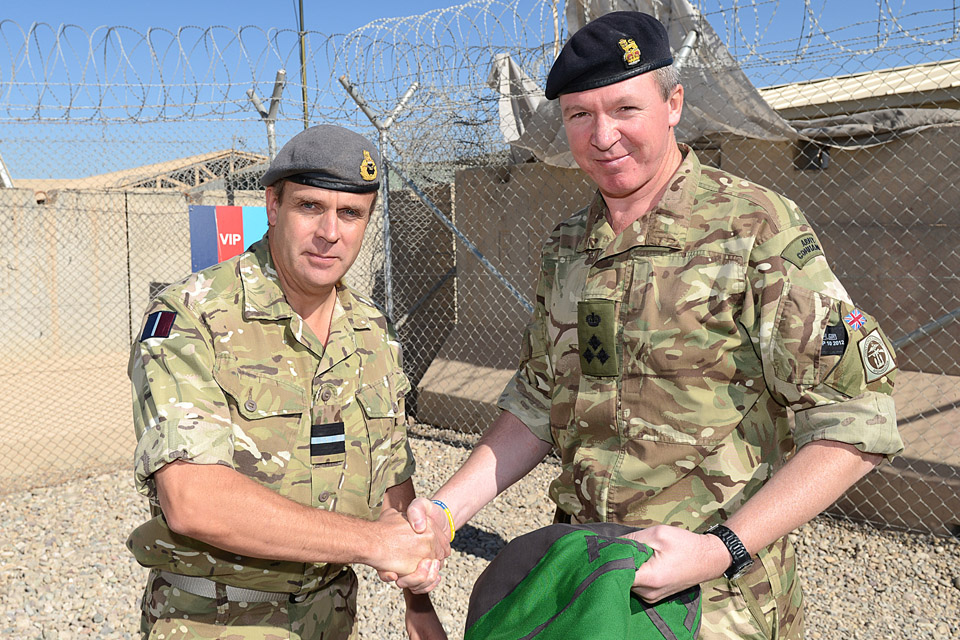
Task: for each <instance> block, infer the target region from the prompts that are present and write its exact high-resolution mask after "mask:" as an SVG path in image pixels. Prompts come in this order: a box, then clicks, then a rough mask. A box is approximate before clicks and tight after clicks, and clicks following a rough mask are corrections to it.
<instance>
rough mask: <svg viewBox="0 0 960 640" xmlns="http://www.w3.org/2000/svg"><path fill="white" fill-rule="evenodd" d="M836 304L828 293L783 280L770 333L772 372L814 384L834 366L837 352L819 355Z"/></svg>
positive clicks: (836, 311) (792, 381)
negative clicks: (830, 360) (834, 354)
mask: <svg viewBox="0 0 960 640" xmlns="http://www.w3.org/2000/svg"><path fill="white" fill-rule="evenodd" d="M839 305H840V302H839V300H835V299H833V298H831V297H830V296H826V295H824V294H822V293H817V292H815V291H810V290H809V289H804V288H802V287H796V286H793V285H791V284H790V283H786V284H784V287H783V292H782V293H781V294H780V303H779V305H778V307H777V315H776V318H775V319H774V326H773V335H772V337H771V347H772V360H773V373H774V375H776V376H777V378H778V379H779V380H782V381H783V382H786V383H789V384H795V385H804V386H814V385H818V384H820V382H821V381H822V380H823V376H824V374H825V372H826V371H829V370H830V369H832V368H833V366H834V365H835V364H836V358H837V356H822V355H821V348H822V345H823V332H824V330H825V329H826V328H827V324H828V323H829V321H830V318H831V317H833V316H837V317H839V310H840V306H839ZM825 358H832V359H833V362H829V361H827V360H825ZM825 370H826V371H825Z"/></svg>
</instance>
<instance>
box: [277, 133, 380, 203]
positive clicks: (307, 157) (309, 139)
mask: <svg viewBox="0 0 960 640" xmlns="http://www.w3.org/2000/svg"><path fill="white" fill-rule="evenodd" d="M283 178H286V179H287V180H291V181H293V182H297V183H300V184H306V185H309V186H311V187H320V188H322V189H332V190H334V191H350V192H352V193H369V192H372V191H376V190H377V189H379V188H380V154H379V153H377V149H376V147H374V146H373V145H372V144H371V143H370V141H369V140H367V139H366V138H364V137H363V136H361V135H360V134H359V133H354V132H353V131H350V130H349V129H344V128H343V127H338V126H336V125H332V124H321V125H317V126H315V127H310V128H309V129H304V130H303V131H301V132H300V133H298V134H297V135H295V136H293V137H292V138H290V140H289V141H288V142H287V144H285V145H283V148H282V149H280V151H279V152H278V153H277V157H276V158H274V159H273V162H271V163H270V168H269V169H267V172H266V173H264V174H263V177H262V178H260V184H261V185H263V186H264V187H269V186H270V185H272V184H273V183H274V182H276V181H277V180H281V179H283Z"/></svg>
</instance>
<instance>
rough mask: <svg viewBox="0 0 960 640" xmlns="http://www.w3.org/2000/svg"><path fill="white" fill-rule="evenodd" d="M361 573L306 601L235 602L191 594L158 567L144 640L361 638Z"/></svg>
mask: <svg viewBox="0 0 960 640" xmlns="http://www.w3.org/2000/svg"><path fill="white" fill-rule="evenodd" d="M357 584H358V583H357V575H356V574H355V573H354V572H353V571H352V570H350V569H347V570H346V571H344V572H343V573H342V574H341V575H340V576H338V577H337V578H335V579H334V580H333V581H331V582H330V583H328V584H327V585H326V586H324V588H323V589H321V590H319V591H317V592H316V593H312V594H309V595H307V596H306V597H305V598H304V600H303V602H294V601H293V599H288V600H285V601H283V602H231V601H229V600H227V597H226V592H225V590H224V589H222V588H220V587H218V589H217V595H218V597H217V598H215V599H214V598H204V597H202V596H195V595H193V594H190V593H186V592H185V591H182V590H180V589H177V588H175V587H172V586H170V584H169V583H168V582H167V581H166V580H164V579H163V577H161V576H160V573H159V572H158V571H156V570H154V571H151V572H150V576H149V578H148V579H147V587H146V589H145V591H144V593H143V601H142V603H141V615H140V634H141V637H142V638H143V640H194V639H197V640H200V639H203V640H208V639H213V638H220V639H224V640H348V639H349V640H355V639H356V638H357V637H358V631H357V625H356V617H357Z"/></svg>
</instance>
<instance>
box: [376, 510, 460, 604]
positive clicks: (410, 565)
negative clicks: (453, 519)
mask: <svg viewBox="0 0 960 640" xmlns="http://www.w3.org/2000/svg"><path fill="white" fill-rule="evenodd" d="M428 504H430V503H429V502H428ZM440 515H441V516H443V512H442V511H441V512H440ZM377 523H378V524H379V525H380V527H381V535H380V540H381V544H380V549H379V552H378V553H377V557H375V558H373V559H372V561H371V563H370V564H371V566H373V568H374V569H376V570H377V574H378V575H379V576H380V578H381V579H383V580H385V581H388V582H393V581H394V580H397V577H398V576H413V577H412V578H411V579H409V580H404V582H403V583H402V584H401V583H400V582H399V581H398V584H397V586H399V587H401V588H409V589H411V591H413V592H414V593H426V592H427V591H429V590H430V589H432V588H433V587H435V586H436V585H437V584H439V582H440V569H441V568H442V566H443V561H444V560H445V559H446V558H447V557H448V556H449V555H450V532H449V531H448V530H447V527H446V523H445V522H444V523H443V526H442V527H441V526H438V525H437V524H436V523H435V522H434V521H432V520H430V521H428V522H427V523H426V524H425V525H424V524H423V523H421V526H420V527H419V530H415V529H414V528H413V527H412V526H411V523H410V522H408V521H407V519H406V518H405V517H404V516H403V514H401V513H400V512H399V511H397V510H395V509H390V508H385V509H384V510H383V512H382V513H381V514H380V518H379V519H378V520H377Z"/></svg>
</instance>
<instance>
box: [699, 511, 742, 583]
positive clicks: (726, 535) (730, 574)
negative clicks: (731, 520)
mask: <svg viewBox="0 0 960 640" xmlns="http://www.w3.org/2000/svg"><path fill="white" fill-rule="evenodd" d="M707 533H709V534H711V535H715V536H717V537H718V538H720V540H721V542H723V544H724V546H725V547H726V548H727V551H729V552H730V557H731V558H733V562H731V563H730V566H729V567H728V568H727V570H726V571H724V572H723V575H724V576H726V578H727V579H728V580H736V579H737V578H739V577H740V576H742V575H743V574H744V573H746V572H747V569H749V568H750V567H752V566H753V557H751V555H750V554H749V553H748V552H747V548H746V547H745V546H743V543H742V542H740V538H738V537H737V534H735V533H734V532H733V531H731V530H730V529H728V528H727V527H725V526H723V525H722V524H715V525H713V526H712V527H710V528H709V529H707Z"/></svg>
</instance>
